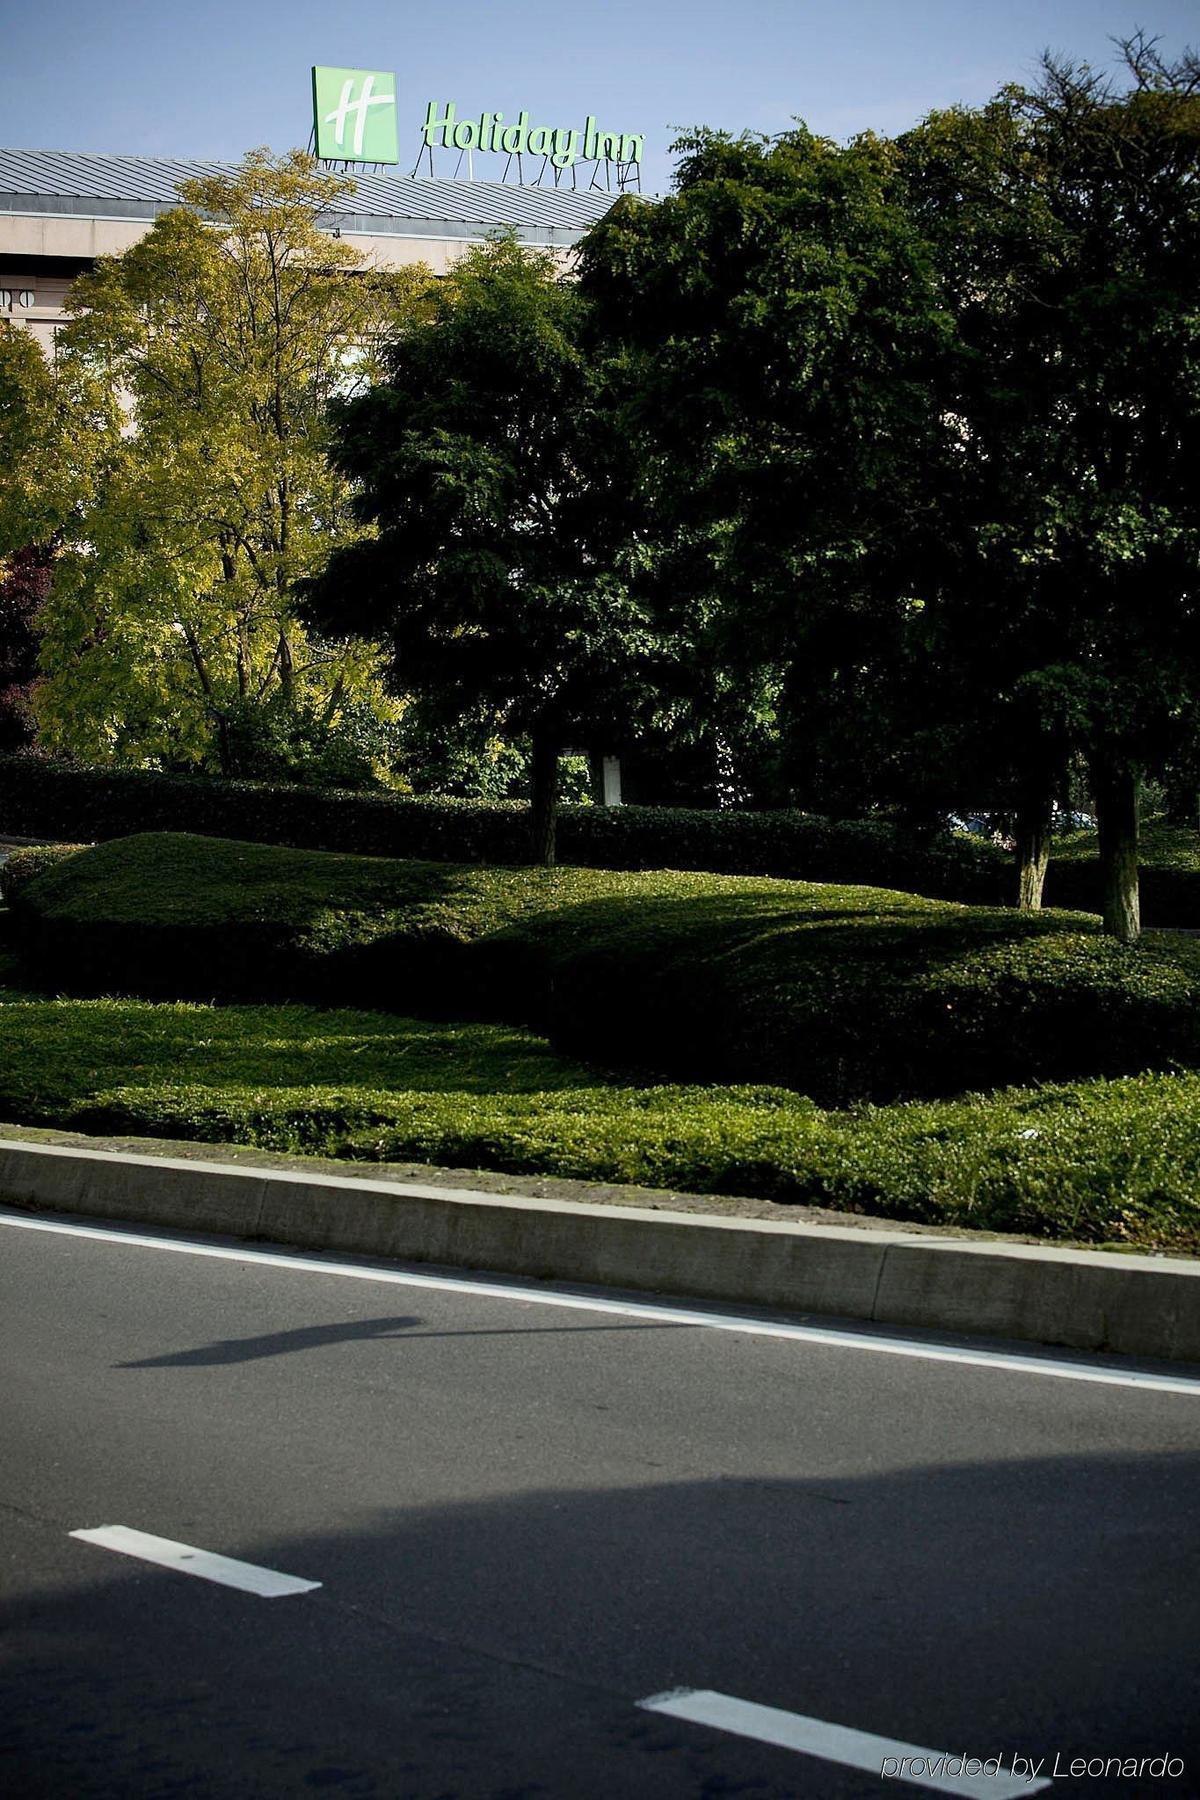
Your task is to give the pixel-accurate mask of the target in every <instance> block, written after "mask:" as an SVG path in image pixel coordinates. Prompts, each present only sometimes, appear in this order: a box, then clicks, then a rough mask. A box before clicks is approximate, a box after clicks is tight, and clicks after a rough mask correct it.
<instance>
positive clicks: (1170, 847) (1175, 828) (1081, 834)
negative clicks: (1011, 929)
mask: <svg viewBox="0 0 1200 1800" xmlns="http://www.w3.org/2000/svg"><path fill="white" fill-rule="evenodd" d="M1139 843H1140V850H1139V859H1140V862H1141V864H1142V867H1143V868H1148V869H1183V870H1188V871H1190V872H1191V873H1193V874H1194V873H1196V872H1197V871H1200V831H1197V830H1196V829H1195V828H1194V827H1193V826H1190V825H1168V824H1167V821H1166V820H1165V819H1160V818H1150V819H1143V821H1142V826H1141V830H1140V832H1139ZM1099 854H1100V845H1099V841H1098V839H1097V837H1096V833H1095V832H1094V831H1072V832H1067V833H1065V834H1064V835H1063V836H1062V837H1056V838H1055V840H1054V851H1053V857H1054V861H1055V862H1088V861H1090V860H1091V859H1092V858H1093V857H1097V856H1099Z"/></svg>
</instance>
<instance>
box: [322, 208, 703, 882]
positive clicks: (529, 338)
mask: <svg viewBox="0 0 1200 1800" xmlns="http://www.w3.org/2000/svg"><path fill="white" fill-rule="evenodd" d="M585 327H586V309H585V305H584V301H583V299H582V296H581V295H580V293H579V290H578V288H577V287H576V285H575V284H574V283H573V282H572V281H571V280H570V279H568V278H566V277H565V276H564V275H563V273H562V271H561V269H560V268H559V266H558V264H557V263H556V261H555V259H554V258H553V257H552V256H551V255H549V254H547V253H542V252H537V251H531V250H529V249H528V248H527V247H525V246H522V245H520V244H518V243H517V242H516V241H515V240H514V239H513V238H511V237H498V238H497V239H495V240H493V241H491V242H489V243H487V244H485V245H480V246H477V247H475V248H474V249H472V250H471V251H469V252H468V253H467V254H466V255H464V256H463V257H462V258H461V259H460V260H459V261H458V262H456V263H455V265H454V267H453V268H452V270H451V271H450V273H449V274H448V275H446V276H445V277H444V279H443V280H442V281H441V283H440V284H439V286H438V290H437V293H436V294H435V295H434V296H432V299H431V301H430V304H429V307H428V309H427V311H426V312H424V313H422V314H420V315H414V316H412V317H410V318H409V319H408V320H407V321H406V322H404V323H403V324H402V326H401V328H400V330H399V332H398V333H397V335H396V336H395V338H394V339H393V341H392V343H391V344H390V345H389V346H388V348H387V350H386V353H385V358H384V360H385V365H386V371H387V373H386V379H385V380H384V381H382V382H380V383H379V384H378V385H376V386H375V387H372V388H370V389H369V390H368V391H366V392H365V393H363V394H361V395H359V396H357V397H355V398H352V399H349V400H346V401H343V402H342V403H340V404H339V406H338V407H337V409H336V417H337V429H336V439H335V444H334V453H333V454H334V462H335V465H336V467H337V469H338V470H339V472H340V473H341V474H342V475H343V476H345V477H347V478H349V479H350V480H352V481H353V482H354V483H355V510H356V514H357V517H358V519H359V521H360V523H361V524H362V525H363V526H364V527H369V528H370V533H371V534H364V535H363V536H362V537H360V539H359V540H358V541H357V542H355V543H352V544H350V545H348V546H347V547H346V548H344V549H342V550H341V551H339V552H338V554H337V555H335V556H334V558H333V559H332V561H331V563H330V565H329V568H328V569H327V571H326V572H325V574H324V576H323V577H322V578H321V579H320V580H319V581H317V582H316V583H314V584H313V585H312V587H311V589H310V598H309V600H308V603H307V606H306V612H307V616H308V618H309V619H310V621H311V622H312V623H314V624H315V625H316V627H317V628H318V629H319V630H321V631H324V632H333V631H334V630H337V631H356V632H358V633H360V634H361V635H363V636H365V637H369V638H381V639H382V638H386V640H387V642H388V643H389V645H390V647H391V654H392V667H393V679H394V681H395V683H396V685H397V686H398V688H399V689H400V690H401V691H406V692H412V693H414V694H415V695H417V696H418V697H419V699H420V701H421V703H422V705H423V707H424V708H425V710H426V717H428V716H429V708H430V707H435V708H437V709H439V710H440V711H441V713H442V714H443V716H444V717H446V718H447V719H449V720H453V721H454V722H455V723H456V724H458V723H461V722H463V721H480V720H481V719H483V720H486V721H488V722H489V725H488V728H490V729H498V730H499V731H501V732H502V734H503V735H504V736H506V737H514V736H517V735H526V736H528V737H529V739H530V740H531V743H532V759H531V760H532V766H531V785H532V816H531V828H532V850H533V856H534V859H535V860H536V861H538V862H542V863H552V862H553V860H554V838H555V817H556V809H557V802H558V792H559V759H560V756H561V753H562V751H563V750H564V749H566V748H569V747H572V746H574V747H578V748H582V747H584V746H586V745H587V744H589V743H590V742H591V741H592V739H593V738H594V737H595V735H596V733H597V732H598V731H600V732H602V731H607V730H610V729H611V728H612V723H613V721H614V720H628V719H629V718H630V717H631V716H632V714H633V712H634V711H635V709H636V708H637V706H638V705H639V704H644V703H646V702H647V701H648V699H649V696H650V694H651V693H652V691H653V688H654V684H655V671H656V665H659V664H661V662H662V661H663V660H664V659H669V655H670V646H669V643H668V641H667V639H665V638H664V637H663V636H662V635H661V634H660V633H659V632H658V630H657V628H656V622H655V619H654V617H653V613H652V609H651V608H650V606H649V605H648V603H647V600H646V597H645V594H644V593H643V592H642V591H641V589H640V588H639V585H638V582H637V580H636V576H637V564H638V556H639V550H638V546H637V543H636V534H635V533H634V532H633V530H632V521H631V512H630V509H631V506H632V489H631V484H630V481H629V471H628V464H627V457H626V453H625V447H624V445H623V444H622V442H621V440H620V438H619V436H618V435H617V433H616V430H615V427H614V421H613V418H612V416H611V411H610V409H609V407H608V404H607V393H606V386H605V382H606V375H605V370H604V367H603V364H602V360H601V359H599V358H596V357H593V356H591V355H589V353H588V349H587V334H586V329H585Z"/></svg>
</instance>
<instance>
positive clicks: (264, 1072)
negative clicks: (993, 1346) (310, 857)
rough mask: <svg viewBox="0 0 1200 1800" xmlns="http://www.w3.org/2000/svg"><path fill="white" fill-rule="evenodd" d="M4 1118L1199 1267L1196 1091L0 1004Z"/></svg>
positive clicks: (273, 1013)
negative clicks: (1064, 1243)
mask: <svg viewBox="0 0 1200 1800" xmlns="http://www.w3.org/2000/svg"><path fill="white" fill-rule="evenodd" d="M0 1118H4V1119H5V1120H9V1121H12V1122H14V1123H25V1124H32V1125H52V1126H58V1127H60V1128H72V1129H77V1130H83V1131H91V1132H112V1133H129V1134H133V1135H137V1136H155V1137H167V1138H189V1139H193V1140H197V1141H201V1142H206V1143H242V1144H255V1145H259V1146H261V1147H262V1148H266V1149H274V1150H281V1151H293V1152H296V1151H299V1152H307V1153H310V1154H323V1155H329V1156H336V1157H344V1158H354V1159H359V1160H367V1161H378V1160H385V1161H393V1162H394V1161H410V1160H417V1161H424V1162H432V1163H440V1164H442V1165H443V1166H450V1167H467V1168H490V1169H501V1170H509V1171H511V1172H513V1173H516V1174H522V1175H550V1176H555V1175H557V1176H576V1177H580V1178H583V1179H585V1180H593V1181H603V1182H613V1181H616V1182H640V1183H645V1184H648V1185H650V1186H653V1187H659V1188H668V1189H671V1188H674V1189H676V1190H679V1191H682V1192H685V1193H686V1192H691V1193H718V1194H721V1193H724V1194H747V1195H756V1196H760V1197H762V1198H763V1199H768V1200H779V1201H790V1202H806V1203H809V1204H813V1205H818V1206H826V1207H833V1208H837V1209H839V1210H842V1211H846V1212H852V1213H870V1214H873V1215H877V1216H881V1217H890V1218H897V1219H908V1220H916V1221H920V1222H925V1223H933V1224H941V1225H956V1226H962V1227H969V1228H982V1229H990V1230H995V1231H1019V1232H1023V1233H1027V1234H1030V1235H1033V1236H1039V1237H1045V1238H1057V1239H1063V1240H1072V1239H1081V1240H1083V1241H1086V1242H1092V1243H1121V1244H1127V1245H1130V1246H1139V1247H1146V1248H1151V1247H1157V1248H1171V1249H1174V1250H1177V1251H1190V1252H1192V1253H1195V1252H1197V1251H1200V1189H1198V1188H1197V1183H1196V1178H1195V1173H1196V1145H1197V1141H1198V1140H1200V1077H1198V1076H1194V1075H1174V1076H1173V1075H1144V1076H1140V1077H1136V1078H1132V1079H1127V1080H1122V1081H1116V1082H1104V1081H1096V1082H1082V1083H1076V1084H1073V1085H1069V1086H1061V1087H1056V1088H1042V1089H1037V1090H1033V1091H1030V1090H1024V1091H1013V1090H1007V1091H1004V1092H1001V1093H998V1094H995V1095H989V1096H978V1095H976V1096H973V1097H970V1098H967V1099H961V1100H948V1101H947V1100H943V1101H935V1102H920V1103H915V1104H910V1105H903V1106H892V1107H871V1108H868V1109H866V1110H865V1111H861V1112H855V1113H844V1112H843V1113H831V1112H823V1111H821V1110H820V1109H818V1108H817V1107H815V1106H813V1105H812V1103H811V1102H810V1101H807V1100H805V1099H803V1098H802V1097H801V1096H799V1095H797V1094H795V1093H791V1092H788V1091H786V1090H782V1089H779V1088H771V1087H696V1086H688V1087H681V1086H678V1085H675V1086H652V1087H644V1086H639V1087H631V1086H629V1085H621V1084H617V1083H614V1082H612V1081H610V1080H607V1079H606V1078H605V1077H603V1076H602V1075H598V1074H597V1073H596V1072H595V1071H594V1070H589V1069H587V1068H584V1067H582V1066H580V1065H578V1064H571V1063H567V1062H565V1061H564V1060H563V1059H562V1058H560V1057H555V1056H553V1055H552V1054H551V1052H550V1051H549V1049H548V1047H547V1045H546V1044H545V1042H544V1041H543V1040H542V1039H540V1038H537V1037H534V1036H532V1035H531V1034H529V1033H527V1032H524V1031H520V1030H517V1029H514V1028H512V1027H508V1026H497V1025H480V1024H476V1025H435V1024H429V1023H425V1022H422V1021H416V1020H409V1019H397V1018H390V1017H385V1016H384V1015H382V1014H380V1013H370V1012H351V1011H347V1010H340V1011H318V1010H314V1009H311V1008H305V1007H298V1006H253V1007H240V1006H231V1007H215V1008H214V1007H197V1006H180V1005H171V1006H164V1005H151V1004H148V1003H146V1002H144V1001H137V1000H96V1001H68V1000H49V999H47V998H45V997H44V996H34V995H15V994H13V993H11V992H9V993H3V992H0Z"/></svg>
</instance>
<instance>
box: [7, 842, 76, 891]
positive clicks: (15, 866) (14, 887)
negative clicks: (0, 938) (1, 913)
mask: <svg viewBox="0 0 1200 1800" xmlns="http://www.w3.org/2000/svg"><path fill="white" fill-rule="evenodd" d="M86 848H87V845H86V844H30V845H28V846H27V847H26V848H25V849H23V850H14V851H13V852H12V854H11V856H9V857H8V858H7V860H6V861H5V862H3V863H0V900H4V901H7V903H8V904H9V905H10V906H11V905H12V902H13V898H14V896H15V895H16V894H18V893H19V892H20V890H21V889H22V888H23V887H25V886H26V884H27V883H28V882H30V881H35V880H36V879H37V877H38V876H39V875H44V874H45V873H46V871H47V869H53V868H56V867H57V865H58V864H59V863H60V862H64V861H65V860H66V858H67V857H69V856H76V855H78V853H79V851H80V850H85V849H86Z"/></svg>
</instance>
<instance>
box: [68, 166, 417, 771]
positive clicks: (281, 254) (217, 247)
mask: <svg viewBox="0 0 1200 1800" xmlns="http://www.w3.org/2000/svg"><path fill="white" fill-rule="evenodd" d="M351 185H352V184H350V183H349V182H347V181H345V180H343V179H341V178H340V177H336V176H333V175H331V174H328V173H326V172H323V171H321V170H320V169H319V168H318V167H317V165H316V164H315V163H314V162H313V161H312V159H311V158H309V157H306V156H304V155H302V154H300V153H299V152H295V153H292V154H291V155H288V156H286V157H283V158H281V159H278V160H273V159H272V158H270V157H269V156H268V155H267V153H266V152H254V153H252V154H251V155H249V156H248V157H247V158H246V159H245V161H244V163H243V164H242V166H241V167H240V168H239V169H238V170H236V171H234V172H232V173H230V174H218V175H213V176H208V177H205V178H203V179H200V180H196V181H191V182H186V183H184V184H182V186H181V189H180V192H181V194H182V197H183V202H184V203H183V205H181V206H180V207H178V208H175V209H173V210H172V211H170V212H168V213H165V214H162V215H160V217H159V218H158V219H157V220H156V221H155V224H154V226H153V227H152V228H151V230H150V231H149V232H148V233H147V234H146V235H145V237H143V238H142V239H141V240H140V241H139V242H138V243H137V244H135V245H134V246H133V247H132V248H131V249H130V250H128V251H126V252H125V253H124V254H123V255H122V256H119V257H111V258H101V259H100V260H99V261H98V262H97V264H96V266H95V268H94V269H93V270H92V272H91V273H90V274H88V275H85V276H83V277H81V278H80V279H79V281H78V282H77V283H76V284H75V287H74V289H73V290H72V295H71V309H72V313H73V317H72V319H71V321H70V323H69V324H68V325H67V326H66V327H65V328H64V329H63V331H62V332H61V334H60V337H59V341H58V352H57V357H56V362H55V368H54V372H53V376H52V381H53V383H54V385H55V386H56V388H57V389H58V391H59V393H60V395H61V396H62V397H63V399H64V401H65V406H64V407H63V410H64V412H65V414H66V416H67V417H68V418H71V417H72V416H73V414H74V412H75V411H76V399H75V397H76V396H77V395H79V394H86V393H92V392H94V391H96V390H97V389H99V388H101V387H103V389H104V390H105V391H107V392H108V393H109V394H114V393H115V394H119V395H120V396H121V397H122V399H123V400H124V402H125V405H126V408H127V415H128V416H127V419H126V421H125V424H124V429H123V430H119V431H118V432H117V435H116V438H115V440H114V438H113V436H112V433H111V428H110V427H111V421H108V422H106V432H107V435H105V434H104V433H102V434H100V436H101V439H102V444H103V453H102V454H100V453H99V452H98V450H97V440H96V436H95V434H93V435H92V436H91V437H90V438H89V437H88V435H87V434H86V433H82V434H80V444H81V455H82V456H83V457H85V458H86V459H87V461H88V467H89V470H90V479H89V480H88V481H84V482H81V481H80V480H79V470H78V468H76V467H75V466H74V465H73V464H72V463H70V461H68V463H67V464H66V465H65V466H64V467H63V469H62V470H61V471H60V474H59V477H58V478H57V479H51V480H49V481H46V482H43V483H41V484H40V486H41V493H40V501H41V503H42V504H43V505H46V504H47V503H49V506H50V509H51V510H52V511H53V512H54V513H55V514H56V516H57V518H58V519H59V520H60V521H61V523H60V524H59V527H58V529H59V536H60V538H61V542H62V549H61V553H60V556H59V559H58V565H57V570H56V576H55V581H54V586H53V591H52V593H51V596H50V598H49V600H48V602H47V604H46V605H45V607H44V609H43V615H42V618H43V629H44V642H43V648H42V669H43V680H42V681H41V683H40V684H39V686H38V689H37V692H36V695H35V705H36V710H37V715H38V721H39V726H40V730H41V734H42V737H43V739H44V741H46V742H47V743H48V744H50V745H52V746H55V747H59V748H63V749H66V750H68V751H71V752H74V753H75V754H78V755H81V756H84V757H87V758H89V759H92V760H107V759H108V758H110V757H128V758H133V759H135V760H145V759H147V758H148V757H152V758H156V759H158V760H159V761H161V762H164V763H167V764H187V763H197V762H199V763H203V762H207V761H209V760H215V761H216V762H217V763H218V764H219V766H220V767H221V769H222V770H223V771H224V772H226V773H231V772H233V768H234V750H233V740H234V736H235V735H236V731H235V727H237V726H238V725H239V722H240V724H241V725H244V721H245V715H246V713H247V710H248V709H249V710H251V711H253V710H254V709H256V708H263V707H268V706H272V707H276V706H277V703H278V705H282V707H283V708H284V710H285V711H286V710H289V709H293V708H294V709H296V710H297V711H298V712H300V713H303V714H306V715H308V716H311V717H315V718H317V719H322V718H323V719H324V720H325V721H326V723H329V724H332V723H333V722H334V721H335V720H336V719H337V718H338V716H339V712H340V709H341V707H342V706H343V705H344V704H346V703H348V702H352V701H356V700H357V701H361V700H363V699H364V698H369V697H370V695H371V694H372V693H373V692H377V691H378V686H377V681H376V664H377V662H378V658H377V656H376V655H375V653H374V652H373V651H372V649H371V647H370V646H367V645H363V644H361V643H354V644H348V643H346V642H345V641H344V640H336V639H330V640H327V641H324V642H318V641H316V640H313V639H310V638H308V637H306V635H305V633H304V631H303V629H302V627H301V626H300V624H299V622H298V620H297V617H296V612H295V604H294V596H295V592H296V589H297V585H298V583H300V582H301V581H302V580H304V579H307V578H309V577H311V576H312V575H314V574H316V573H317V572H318V571H319V570H320V569H321V567H322V566H323V565H324V562H325V560H326V558H327V557H328V555H329V553H330V551H331V550H332V549H333V548H336V546H338V545H339V544H344V543H346V542H348V541H351V540H352V539H353V538H355V537H356V536H358V535H360V534H361V529H362V528H361V526H359V525H358V524H357V523H356V521H355V520H354V518H353V516H352V514H351V511H350V507H349V504H348V500H349V496H348V490H347V486H346V483H345V481H344V480H343V479H342V478H341V477H340V476H339V475H338V474H337V473H336V472H335V471H334V470H333V469H332V468H331V467H330V464H329V462H328V460H327V458H326V455H325V447H326V438H327V428H326V419H327V411H328V407H329V404H330V402H331V400H332V399H333V398H334V397H335V396H337V395H344V394H346V393H348V392H353V391H354V390H355V388H356V387H357V386H359V385H360V384H362V383H363V382H365V381H366V380H367V379H369V376H370V373H371V370H372V367H373V357H374V354H375V345H376V342H377V340H378V337H379V334H380V331H381V329H382V327H383V324H384V322H385V321H386V320H387V319H388V318H389V317H390V316H392V314H393V313H394V312H395V311H396V309H397V308H400V309H401V310H402V309H403V308H404V307H405V306H409V305H412V306H418V305H419V304H420V296H421V292H422V290H423V288H424V287H425V286H426V285H428V283H429V281H430V280H431V279H432V278H431V277H430V276H429V275H428V273H427V272H422V271H415V272H413V271H408V272H405V273H404V274H402V275H396V276H393V275H389V276H387V277H384V276H382V275H379V274H376V273H374V272H371V271H369V270H368V271H364V270H362V269H361V268H359V267H358V266H357V259H356V257H355V254H354V252H353V251H352V250H351V249H350V248H349V247H348V246H347V245H345V244H343V243H341V242H339V241H337V240H335V239H334V238H332V237H330V236H329V234H328V233H326V232H325V231H323V230H322V229H321V227H320V223H319V219H320V215H321V213H322V212H323V211H325V210H327V209H328V208H329V207H330V206H331V205H333V204H334V203H335V202H336V201H337V200H338V199H339V198H340V197H341V196H342V195H344V194H345V193H346V192H348V191H349V190H350V187H351ZM72 483H74V487H75V489H76V490H78V491H77V492H72V491H71V490H72ZM243 736H244V733H243Z"/></svg>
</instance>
